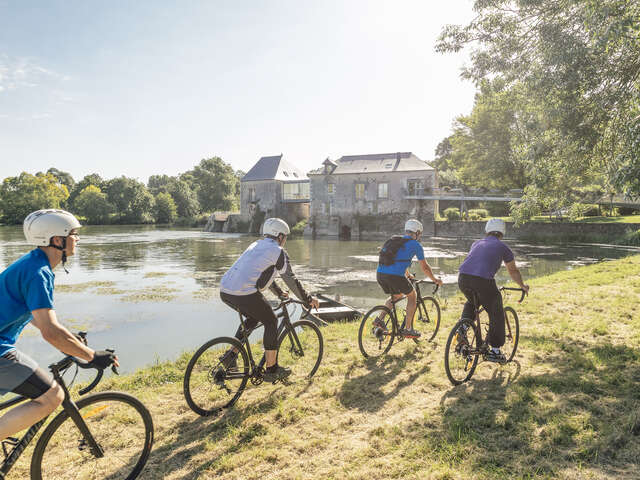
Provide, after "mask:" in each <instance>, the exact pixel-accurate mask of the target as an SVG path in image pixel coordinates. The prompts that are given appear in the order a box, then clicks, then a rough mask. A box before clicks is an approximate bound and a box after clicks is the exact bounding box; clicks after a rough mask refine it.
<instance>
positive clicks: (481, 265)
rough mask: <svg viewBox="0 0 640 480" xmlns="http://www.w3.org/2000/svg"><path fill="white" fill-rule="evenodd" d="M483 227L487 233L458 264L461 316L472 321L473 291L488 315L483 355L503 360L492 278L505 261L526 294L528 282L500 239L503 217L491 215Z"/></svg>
mask: <svg viewBox="0 0 640 480" xmlns="http://www.w3.org/2000/svg"><path fill="white" fill-rule="evenodd" d="M484 230H485V233H486V236H485V237H484V238H483V239H481V240H477V241H475V242H473V245H471V249H470V250H469V255H468V256H467V258H465V260H464V262H462V264H461V265H460V269H459V274H458V287H459V288H460V290H461V291H462V293H464V296H465V297H467V302H466V303H465V304H464V309H463V310H462V317H463V318H468V319H471V320H473V316H474V312H475V307H474V294H475V295H477V297H478V300H479V301H480V305H482V306H483V307H484V309H485V310H486V311H487V313H488V314H489V335H488V338H487V340H488V342H489V345H491V347H492V348H491V349H490V350H489V352H488V354H487V355H486V357H485V358H486V359H487V360H489V361H492V362H498V363H504V362H505V361H506V358H505V356H504V354H503V353H502V352H501V351H500V347H502V345H504V339H505V334H504V309H503V308H502V295H500V291H499V290H498V287H497V285H496V281H495V279H494V277H495V274H496V272H497V271H498V269H499V268H500V265H501V264H502V262H504V264H505V266H506V267H507V271H508V272H509V275H510V276H511V278H512V279H513V281H514V282H516V283H517V284H518V285H519V286H520V288H522V289H523V290H524V291H525V292H526V293H529V285H525V284H524V282H523V281H522V275H521V274H520V270H518V267H516V261H515V257H514V256H513V252H512V251H511V249H510V248H509V247H508V246H507V245H506V244H505V243H504V242H502V237H503V236H504V234H505V232H506V225H505V223H504V220H502V219H500V218H491V219H489V221H487V224H486V225H485V229H484Z"/></svg>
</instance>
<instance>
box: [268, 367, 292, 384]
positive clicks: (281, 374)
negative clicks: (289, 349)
mask: <svg viewBox="0 0 640 480" xmlns="http://www.w3.org/2000/svg"><path fill="white" fill-rule="evenodd" d="M289 375H291V369H290V368H285V367H281V366H280V365H278V366H277V367H276V368H275V369H273V370H271V371H270V370H268V369H267V370H266V371H265V372H264V377H263V378H264V381H265V382H271V383H276V382H277V381H278V380H284V379H285V378H287V377H288V376H289Z"/></svg>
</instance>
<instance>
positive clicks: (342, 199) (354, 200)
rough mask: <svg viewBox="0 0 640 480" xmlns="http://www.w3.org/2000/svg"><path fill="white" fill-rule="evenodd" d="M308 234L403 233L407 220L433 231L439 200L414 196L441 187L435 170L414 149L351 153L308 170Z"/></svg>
mask: <svg viewBox="0 0 640 480" xmlns="http://www.w3.org/2000/svg"><path fill="white" fill-rule="evenodd" d="M307 175H308V177H309V179H310V181H311V211H310V215H311V217H310V221H309V227H308V228H307V230H306V232H305V233H306V234H313V235H332V236H341V237H344V238H354V239H356V238H360V239H366V238H374V237H381V236H386V235H389V234H391V233H399V232H401V231H402V230H403V227H404V222H405V221H406V220H407V219H408V218H418V219H419V220H420V221H422V223H423V224H424V227H425V232H426V233H427V234H429V233H432V231H433V222H434V212H436V211H437V209H438V205H437V200H425V199H420V198H416V197H420V196H424V195H428V194H429V193H430V192H431V191H432V190H433V189H434V188H437V187H438V176H437V172H436V170H435V169H434V168H433V167H431V166H430V165H429V164H428V163H427V162H425V161H423V160H421V159H419V158H418V157H417V156H415V155H414V154H413V153H411V152H398V153H382V154H372V155H349V156H343V157H340V158H339V159H337V160H335V161H332V160H330V159H328V158H327V159H326V160H325V161H324V163H323V164H322V167H320V168H318V169H316V170H312V171H311V172H308V174H307Z"/></svg>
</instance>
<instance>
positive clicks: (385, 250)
mask: <svg viewBox="0 0 640 480" xmlns="http://www.w3.org/2000/svg"><path fill="white" fill-rule="evenodd" d="M409 240H411V239H410V238H404V237H403V236H402V235H394V236H393V237H391V238H390V239H389V240H387V241H386V242H384V245H382V248H381V249H380V256H379V258H378V264H379V265H393V264H394V263H396V254H397V253H398V250H400V248H401V247H402V246H403V245H404V244H405V243H407V242H408V241H409Z"/></svg>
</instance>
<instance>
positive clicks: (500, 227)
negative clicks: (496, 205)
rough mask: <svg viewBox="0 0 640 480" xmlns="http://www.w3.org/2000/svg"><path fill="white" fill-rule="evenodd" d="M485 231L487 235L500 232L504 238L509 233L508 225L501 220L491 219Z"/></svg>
mask: <svg viewBox="0 0 640 480" xmlns="http://www.w3.org/2000/svg"><path fill="white" fill-rule="evenodd" d="M484 231H485V232H487V233H491V232H500V233H501V234H502V235H503V236H504V234H505V232H506V231H507V225H506V224H505V223H504V220H502V219H501V218H490V219H489V220H488V221H487V224H486V225H485V226H484Z"/></svg>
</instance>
